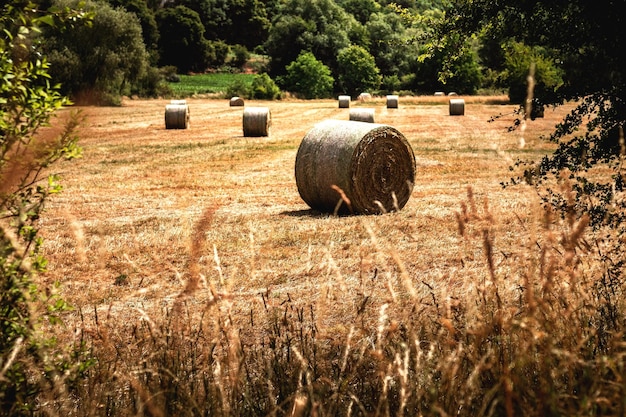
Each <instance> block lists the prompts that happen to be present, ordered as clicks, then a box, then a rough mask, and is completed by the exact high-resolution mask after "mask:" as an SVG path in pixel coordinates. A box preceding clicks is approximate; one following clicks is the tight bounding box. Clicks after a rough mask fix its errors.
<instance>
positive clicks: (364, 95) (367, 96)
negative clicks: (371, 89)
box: [357, 93, 372, 101]
mask: <svg viewBox="0 0 626 417" xmlns="http://www.w3.org/2000/svg"><path fill="white" fill-rule="evenodd" d="M371 99H372V95H371V94H370V93H361V94H359V96H358V97H357V100H359V101H369V100H371Z"/></svg>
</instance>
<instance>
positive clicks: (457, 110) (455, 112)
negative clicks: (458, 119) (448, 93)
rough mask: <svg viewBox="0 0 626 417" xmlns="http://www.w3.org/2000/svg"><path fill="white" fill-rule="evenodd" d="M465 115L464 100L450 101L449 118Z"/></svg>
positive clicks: (453, 99) (454, 99)
mask: <svg viewBox="0 0 626 417" xmlns="http://www.w3.org/2000/svg"><path fill="white" fill-rule="evenodd" d="M464 114H465V100H463V99H462V98H451V99H450V116H463V115H464Z"/></svg>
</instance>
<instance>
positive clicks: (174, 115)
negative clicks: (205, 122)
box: [165, 104, 189, 129]
mask: <svg viewBox="0 0 626 417" xmlns="http://www.w3.org/2000/svg"><path fill="white" fill-rule="evenodd" d="M188 126H189V106H187V104H167V105H166V106H165V128H166V129H187V127H188Z"/></svg>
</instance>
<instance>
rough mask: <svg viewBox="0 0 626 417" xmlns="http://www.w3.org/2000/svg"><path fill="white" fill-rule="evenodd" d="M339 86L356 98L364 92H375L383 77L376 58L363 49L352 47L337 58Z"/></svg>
mask: <svg viewBox="0 0 626 417" xmlns="http://www.w3.org/2000/svg"><path fill="white" fill-rule="evenodd" d="M337 65H338V72H339V86H340V88H341V89H342V90H343V91H345V92H346V93H347V94H350V95H352V96H356V95H357V94H358V93H360V92H362V91H374V90H377V89H378V87H379V86H380V83H381V80H382V77H381V76H380V71H379V70H378V67H377V66H376V62H375V61H374V57H373V56H372V55H371V54H370V53H369V52H368V51H367V50H366V49H365V48H363V47H361V46H357V45H352V46H349V47H347V48H344V49H342V50H340V51H339V55H338V56H337Z"/></svg>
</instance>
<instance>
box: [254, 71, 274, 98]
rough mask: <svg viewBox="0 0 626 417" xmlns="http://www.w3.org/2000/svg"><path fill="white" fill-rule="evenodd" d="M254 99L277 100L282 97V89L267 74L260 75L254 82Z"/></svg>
mask: <svg viewBox="0 0 626 417" xmlns="http://www.w3.org/2000/svg"><path fill="white" fill-rule="evenodd" d="M251 90H252V91H251V94H252V98H256V99H261V100H275V99H277V98H280V97H281V91H280V88H279V87H278V86H277V85H276V83H275V82H274V80H272V79H271V78H270V76H269V75H267V74H265V73H264V74H260V75H257V76H255V77H254V79H253V80H252V89H251Z"/></svg>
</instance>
